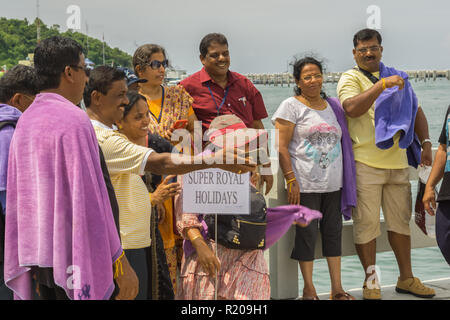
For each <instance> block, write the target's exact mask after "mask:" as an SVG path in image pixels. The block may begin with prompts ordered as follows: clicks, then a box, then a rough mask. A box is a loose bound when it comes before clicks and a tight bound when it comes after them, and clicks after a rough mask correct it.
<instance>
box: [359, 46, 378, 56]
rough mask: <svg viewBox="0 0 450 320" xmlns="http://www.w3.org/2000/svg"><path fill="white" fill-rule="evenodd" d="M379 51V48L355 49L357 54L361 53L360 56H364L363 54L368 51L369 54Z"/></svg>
mask: <svg viewBox="0 0 450 320" xmlns="http://www.w3.org/2000/svg"><path fill="white" fill-rule="evenodd" d="M380 49H381V47H380V46H373V47H367V48H359V49H356V51H358V52H359V53H361V54H365V53H367V52H368V51H369V50H370V51H371V52H378V51H380Z"/></svg>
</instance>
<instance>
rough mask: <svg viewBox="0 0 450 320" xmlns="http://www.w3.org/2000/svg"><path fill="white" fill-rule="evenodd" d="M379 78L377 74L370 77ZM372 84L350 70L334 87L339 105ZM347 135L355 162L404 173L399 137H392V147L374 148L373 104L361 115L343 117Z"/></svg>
mask: <svg viewBox="0 0 450 320" xmlns="http://www.w3.org/2000/svg"><path fill="white" fill-rule="evenodd" d="M372 74H373V75H374V76H375V77H377V78H379V77H380V73H379V72H374V73H372ZM372 86H373V83H372V82H371V81H370V80H369V79H368V78H367V77H366V76H365V75H364V74H363V73H361V72H360V71H359V70H355V69H351V70H349V71H346V72H344V73H343V74H342V76H341V78H340V79H339V82H338V85H337V94H338V97H339V100H340V101H341V104H344V101H345V100H347V99H348V98H352V97H354V96H357V95H359V94H361V93H363V92H364V91H367V90H368V89H370V88H371V87H372ZM347 124H348V131H349V133H350V137H351V139H352V143H353V152H354V155H355V161H359V162H362V163H364V164H366V165H368V166H370V167H374V168H380V169H404V168H407V167H408V158H407V156H406V150H405V149H401V148H400V147H399V145H398V141H399V139H400V135H399V133H398V134H396V135H395V136H394V145H393V146H392V147H391V148H389V149H380V148H378V147H377V146H376V144H375V104H373V105H372V106H371V107H370V109H369V110H368V111H367V112H366V113H365V114H363V115H361V116H359V117H356V118H351V117H347Z"/></svg>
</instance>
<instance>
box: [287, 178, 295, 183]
mask: <svg viewBox="0 0 450 320" xmlns="http://www.w3.org/2000/svg"><path fill="white" fill-rule="evenodd" d="M296 180H297V179H296V178H292V179H290V180H287V181H286V184H291V183H292V182H294V181H296Z"/></svg>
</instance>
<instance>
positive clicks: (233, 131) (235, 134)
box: [206, 114, 267, 148]
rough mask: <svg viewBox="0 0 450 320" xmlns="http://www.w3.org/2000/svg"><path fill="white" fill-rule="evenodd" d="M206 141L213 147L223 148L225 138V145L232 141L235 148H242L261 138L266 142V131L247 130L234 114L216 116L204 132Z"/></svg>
mask: <svg viewBox="0 0 450 320" xmlns="http://www.w3.org/2000/svg"><path fill="white" fill-rule="evenodd" d="M206 134H207V137H208V140H209V141H210V142H211V143H212V144H214V145H215V146H219V147H223V138H224V137H226V140H227V142H226V144H227V145H228V144H230V142H229V141H230V139H232V140H233V145H234V147H235V148H239V147H242V146H244V145H246V144H248V143H250V142H252V141H255V140H256V139H257V138H258V137H260V136H263V137H265V139H266V140H267V131H266V130H263V129H252V128H247V127H246V125H245V123H244V122H243V121H242V120H241V119H240V118H239V117H237V116H236V115H234V114H226V115H222V116H218V117H216V118H214V120H213V121H211V124H210V125H209V129H208V131H207V132H206Z"/></svg>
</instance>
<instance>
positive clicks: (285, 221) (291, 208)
mask: <svg viewBox="0 0 450 320" xmlns="http://www.w3.org/2000/svg"><path fill="white" fill-rule="evenodd" d="M321 218H322V214H321V213H320V212H319V211H317V210H312V209H309V208H307V207H304V206H298V205H287V206H279V207H275V208H267V227H266V248H265V250H267V249H269V248H270V247H271V246H272V245H274V244H275V243H276V242H277V241H278V240H279V239H280V238H281V237H282V236H283V235H284V234H285V233H286V232H287V231H288V230H289V227H290V226H291V225H292V224H293V223H294V222H295V221H296V222H299V223H301V224H304V225H309V224H310V223H311V221H312V220H314V219H321ZM198 219H199V221H200V222H201V224H202V230H201V234H202V236H203V239H205V240H207V239H208V226H207V225H206V223H205V221H204V220H203V216H202V215H199V216H198ZM183 250H184V254H185V256H186V257H189V256H190V255H191V254H192V253H194V252H195V249H194V247H193V246H192V243H191V242H190V241H189V240H184V242H183Z"/></svg>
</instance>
